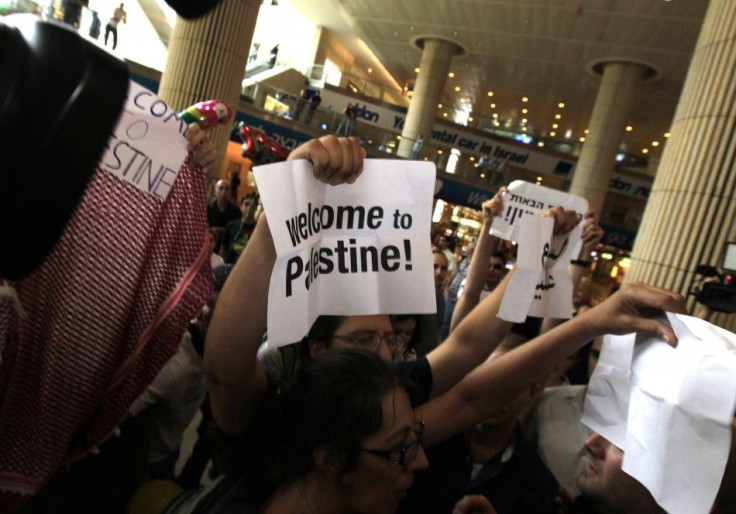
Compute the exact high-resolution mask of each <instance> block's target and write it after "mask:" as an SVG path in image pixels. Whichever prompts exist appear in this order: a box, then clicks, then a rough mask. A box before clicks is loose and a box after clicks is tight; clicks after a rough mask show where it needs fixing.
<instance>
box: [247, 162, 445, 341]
mask: <svg viewBox="0 0 736 514" xmlns="http://www.w3.org/2000/svg"><path fill="white" fill-rule="evenodd" d="M435 173H436V172H435V167H434V164H432V163H426V162H418V161H404V160H401V161H399V160H388V159H376V160H371V159H367V160H366V161H365V164H364V167H363V173H362V174H361V175H360V177H358V180H356V181H355V183H354V184H341V185H338V186H330V185H328V184H325V183H323V182H320V181H319V180H317V179H315V178H314V175H313V174H312V166H311V164H310V163H309V162H307V161H304V160H301V161H291V162H285V163H277V164H272V165H269V166H260V167H256V169H255V176H256V182H257V183H258V190H259V192H260V194H261V200H262V202H263V207H264V210H265V213H266V215H267V216H268V223H269V227H270V228H271V234H272V235H273V240H274V246H275V248H276V254H277V257H276V264H275V265H274V269H273V273H272V275H271V283H270V288H269V293H268V342H269V345H271V346H283V345H285V344H289V343H294V342H296V341H299V340H300V339H301V338H302V337H303V336H304V335H306V333H307V332H308V330H309V328H310V327H311V326H312V323H313V322H314V320H315V319H317V316H319V315H321V314H332V315H361V314H424V313H433V312H436V310H437V305H436V297H435V291H434V279H433V262H432V247H431V243H430V238H429V226H430V219H431V214H432V196H433V193H434V181H435Z"/></svg>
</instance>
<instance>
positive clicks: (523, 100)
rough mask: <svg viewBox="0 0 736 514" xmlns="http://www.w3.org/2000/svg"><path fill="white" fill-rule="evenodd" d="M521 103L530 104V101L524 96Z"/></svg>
mask: <svg viewBox="0 0 736 514" xmlns="http://www.w3.org/2000/svg"><path fill="white" fill-rule="evenodd" d="M521 101H522V102H524V103H526V102H528V101H529V98H528V97H526V96H522V97H521Z"/></svg>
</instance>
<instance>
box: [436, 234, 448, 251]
mask: <svg viewBox="0 0 736 514" xmlns="http://www.w3.org/2000/svg"><path fill="white" fill-rule="evenodd" d="M437 246H439V247H440V250H447V246H448V243H447V238H446V237H445V236H440V239H439V241H437Z"/></svg>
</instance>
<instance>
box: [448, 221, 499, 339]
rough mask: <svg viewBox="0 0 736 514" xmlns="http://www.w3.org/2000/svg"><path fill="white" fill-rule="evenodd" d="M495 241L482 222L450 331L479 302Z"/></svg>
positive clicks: (496, 239)
mask: <svg viewBox="0 0 736 514" xmlns="http://www.w3.org/2000/svg"><path fill="white" fill-rule="evenodd" d="M497 241H498V238H496V237H494V236H491V235H490V225H489V224H486V223H484V224H483V225H482V226H481V228H480V235H479V236H478V241H477V243H476V246H475V250H474V252H473V256H472V257H471V259H470V265H469V266H468V274H467V277H466V278H465V286H464V288H463V294H462V296H460V297H459V298H458V299H457V304H456V305H455V310H454V311H453V313H452V320H451V322H450V331H452V330H455V328H456V327H457V326H458V325H459V324H460V322H461V321H462V320H463V319H464V318H465V316H467V315H468V313H469V312H470V311H471V310H473V309H474V308H475V307H476V306H477V305H478V303H479V302H480V295H481V293H482V292H483V285H484V284H485V283H486V276H487V274H488V262H489V261H490V260H491V254H492V253H493V248H494V246H495V245H496V243H497Z"/></svg>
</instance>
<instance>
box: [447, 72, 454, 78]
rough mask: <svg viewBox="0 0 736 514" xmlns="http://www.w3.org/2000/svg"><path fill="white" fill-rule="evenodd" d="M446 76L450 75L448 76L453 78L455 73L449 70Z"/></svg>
mask: <svg viewBox="0 0 736 514" xmlns="http://www.w3.org/2000/svg"><path fill="white" fill-rule="evenodd" d="M447 76H448V77H450V78H453V77H454V76H455V74H454V73H453V72H450V73H448V74H447Z"/></svg>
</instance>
